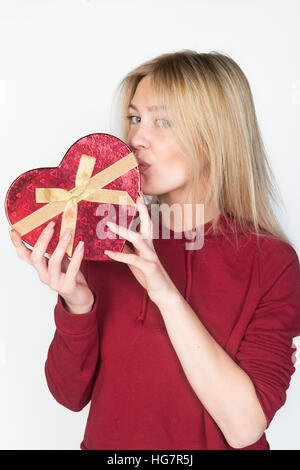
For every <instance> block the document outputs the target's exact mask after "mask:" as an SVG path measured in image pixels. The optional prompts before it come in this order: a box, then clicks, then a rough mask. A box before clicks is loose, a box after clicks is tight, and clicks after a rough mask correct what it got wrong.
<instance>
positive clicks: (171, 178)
mask: <svg viewBox="0 0 300 470" xmlns="http://www.w3.org/2000/svg"><path fill="white" fill-rule="evenodd" d="M130 104H131V106H130V107H129V109H128V114H129V116H130V117H128V119H129V124H130V128H129V134H128V145H129V147H130V148H131V150H132V152H133V153H134V155H135V157H136V158H137V160H138V161H139V162H141V161H144V162H145V163H146V164H148V165H150V166H149V167H148V168H146V169H143V168H141V190H142V192H143V193H144V194H148V195H157V196H162V197H160V198H159V199H160V201H161V202H167V203H173V202H179V203H180V202H181V201H182V200H183V197H184V194H185V191H186V189H187V183H188V181H189V165H188V163H187V161H186V160H185V158H184V157H183V155H182V154H181V153H180V152H179V143H178V141H177V139H176V136H175V134H174V133H173V131H172V127H169V123H168V121H167V120H166V119H165V113H164V110H163V109H159V108H158V109H157V108H155V107H157V106H160V103H157V102H156V101H155V98H154V96H153V94H152V90H151V77H150V76H149V75H147V76H146V77H144V78H143V79H142V80H141V81H140V82H139V84H138V86H137V89H136V92H135V94H134V96H133V98H132V100H131V103H130Z"/></svg>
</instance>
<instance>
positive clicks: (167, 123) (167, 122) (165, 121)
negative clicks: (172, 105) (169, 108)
mask: <svg viewBox="0 0 300 470" xmlns="http://www.w3.org/2000/svg"><path fill="white" fill-rule="evenodd" d="M157 121H161V122H162V123H163V124H162V126H160V127H170V122H169V121H168V120H167V119H157Z"/></svg>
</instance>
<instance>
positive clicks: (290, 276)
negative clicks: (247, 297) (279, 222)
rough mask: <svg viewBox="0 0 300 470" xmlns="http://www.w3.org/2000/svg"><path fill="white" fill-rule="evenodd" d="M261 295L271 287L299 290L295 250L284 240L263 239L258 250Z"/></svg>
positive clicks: (297, 260)
mask: <svg viewBox="0 0 300 470" xmlns="http://www.w3.org/2000/svg"><path fill="white" fill-rule="evenodd" d="M259 271H260V281H261V286H262V293H264V292H266V291H268V290H269V288H270V287H272V286H278V287H279V286H282V288H283V289H285V288H288V289H289V288H294V289H296V290H297V289H299V292H300V264H299V257H298V254H297V252H296V250H295V249H294V248H293V247H292V246H291V245H290V244H289V243H287V242H285V241H284V240H281V239H279V238H276V237H267V238H266V237H264V238H263V239H262V241H261V243H260V248H259Z"/></svg>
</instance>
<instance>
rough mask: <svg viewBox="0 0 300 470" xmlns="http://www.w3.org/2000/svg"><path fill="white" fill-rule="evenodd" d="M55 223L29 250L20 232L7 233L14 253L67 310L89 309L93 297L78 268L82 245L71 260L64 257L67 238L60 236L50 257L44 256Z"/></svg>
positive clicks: (82, 311)
mask: <svg viewBox="0 0 300 470" xmlns="http://www.w3.org/2000/svg"><path fill="white" fill-rule="evenodd" d="M54 225H55V224H54V222H50V223H49V224H48V225H47V227H46V228H45V229H44V230H43V232H42V233H41V235H40V236H39V238H38V240H37V242H36V244H35V245H34V247H33V249H32V250H30V249H29V248H27V247H26V246H25V244H24V243H23V241H22V239H21V236H20V235H19V233H18V232H16V230H12V231H11V232H10V236H11V240H12V242H13V244H14V246H15V248H16V250H17V255H18V257H19V258H21V259H23V260H24V261H26V262H27V263H29V264H31V265H32V266H33V267H34V268H35V269H36V270H37V273H38V276H39V278H40V281H41V282H42V283H43V284H46V285H48V286H49V287H50V289H52V290H54V291H56V292H57V293H58V294H59V295H61V297H62V298H63V299H64V301H65V304H66V307H67V310H68V311H69V312H71V313H87V312H90V311H91V310H92V307H93V304H94V300H95V299H94V295H93V292H92V291H91V289H90V288H89V286H88V284H87V282H86V279H85V277H84V275H83V274H82V272H81V271H80V265H81V261H82V259H83V254H84V249H83V245H82V247H81V244H78V245H77V247H76V249H75V251H74V253H73V256H72V259H71V261H70V260H68V259H66V258H64V254H65V252H66V249H67V247H68V244H69V239H68V238H67V239H64V236H63V237H61V239H60V240H59V242H58V244H57V247H56V248H55V250H54V252H53V253H52V255H51V256H50V258H49V260H48V258H46V257H45V252H46V249H47V246H48V244H49V242H50V240H51V237H52V235H53V228H54ZM66 233H67V232H65V234H66ZM65 234H64V235H65ZM80 247H81V249H80Z"/></svg>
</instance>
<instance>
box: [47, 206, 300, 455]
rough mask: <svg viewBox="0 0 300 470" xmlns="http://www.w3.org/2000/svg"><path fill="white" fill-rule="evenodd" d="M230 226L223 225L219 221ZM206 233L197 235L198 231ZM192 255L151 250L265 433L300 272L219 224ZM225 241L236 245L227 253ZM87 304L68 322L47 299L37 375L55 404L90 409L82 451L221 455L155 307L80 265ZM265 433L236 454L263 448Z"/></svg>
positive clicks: (285, 363)
mask: <svg viewBox="0 0 300 470" xmlns="http://www.w3.org/2000/svg"><path fill="white" fill-rule="evenodd" d="M230 220H231V219H230ZM209 226H210V222H209V223H207V224H205V226H204V230H205V232H206V230H207V229H208V227H209ZM218 227H219V229H218V234H217V235H213V234H212V233H209V234H207V235H205V237H204V245H203V247H202V248H201V249H198V250H187V249H185V243H186V241H187V240H188V241H190V239H185V238H182V239H179V238H175V237H174V232H172V231H171V239H164V238H162V237H161V223H160V225H159V234H160V238H159V239H154V240H153V244H154V247H155V249H156V252H157V254H158V256H159V258H160V261H161V263H162V264H163V266H164V268H165V269H166V271H167V272H168V274H169V276H170V278H171V279H172V281H173V282H174V284H175V285H176V287H177V289H178V290H179V292H180V293H181V294H182V295H183V296H184V298H185V299H186V300H187V302H188V303H189V304H190V305H191V307H192V309H193V310H194V312H195V313H196V314H197V315H198V317H199V319H200V320H201V322H202V323H203V324H204V326H205V327H206V328H207V329H208V331H209V332H210V334H211V335H212V336H213V337H214V339H215V340H216V341H217V342H218V343H219V344H220V345H221V346H222V348H223V349H224V350H225V351H226V352H227V353H228V355H229V356H230V357H231V358H232V359H233V360H234V361H235V362H236V363H237V364H238V365H239V366H240V367H241V368H242V369H243V370H244V371H245V372H246V373H247V374H248V375H249V377H250V378H251V380H252V382H253V384H254V386H255V389H256V393H257V397H258V399H259V402H260V404H261V406H262V409H263V411H264V413H265V416H266V419H267V424H268V426H269V424H270V422H271V420H272V418H273V416H274V414H275V413H276V411H277V410H278V409H279V408H280V407H281V406H282V405H283V404H284V403H285V401H286V390H287V389H288V387H289V384H290V379H291V375H292V374H293V373H294V371H295V368H294V363H295V359H294V357H295V355H294V352H295V347H294V345H293V341H292V340H293V338H294V337H295V336H298V335H300V268H299V259H298V256H297V254H296V252H295V250H294V249H293V248H292V247H291V245H289V244H287V243H285V242H283V241H281V240H279V239H276V238H274V237H273V238H270V239H264V240H262V239H260V240H259V243H258V244H257V241H256V240H257V239H256V237H255V236H254V235H251V236H248V237H247V236H245V235H242V234H239V235H238V237H235V236H234V235H233V232H232V225H231V222H230V223H229V224H228V223H226V221H225V219H224V217H223V215H222V216H221V218H220V220H219V225H218ZM236 240H237V241H238V246H236ZM81 269H82V272H83V273H84V274H85V276H86V279H87V282H88V284H89V286H90V288H91V289H92V290H93V292H94V295H95V303H94V306H93V309H92V311H91V312H89V313H86V314H72V313H69V312H68V311H67V310H65V308H64V304H63V299H62V298H61V297H60V296H59V295H58V299H57V304H56V306H55V310H54V318H55V324H56V331H55V335H54V338H53V340H52V342H51V344H50V347H49V351H48V356H47V360H46V364H45V374H46V379H47V383H48V387H49V389H50V392H51V393H52V395H53V396H54V398H55V399H56V400H57V401H58V403H60V404H61V405H63V406H65V407H67V408H68V409H70V410H72V411H80V410H82V408H84V407H85V406H86V405H87V404H88V403H89V402H90V401H91V405H90V410H89V416H88V421H87V425H86V429H85V434H84V439H83V441H82V443H81V445H80V447H81V449H110V450H124V449H136V450H140V449H151V450H155V449H156V450H159V449H163V450H180V449H185V450H193V449H202V450H205V449H209V450H211V449H232V448H231V447H230V446H229V445H228V443H227V442H226V440H225V438H224V436H223V434H222V432H221V430H220V428H219V427H218V426H217V424H216V423H215V422H214V420H213V419H212V418H211V416H210V415H209V413H208V412H207V410H206V409H205V408H204V406H203V405H202V403H201V402H200V400H199V399H198V397H197V396H196V394H195V392H194V391H193V389H192V387H191V386H190V384H189V382H188V380H187V378H186V376H185V374H184V371H183V369H182V366H181V364H180V362H179V359H178V357H177V355H176V353H175V350H174V348H173V346H172V343H171V341H170V339H169V336H168V334H167V330H166V328H165V325H164V321H163V318H162V316H161V314H160V311H159V309H158V307H157V306H156V305H155V304H154V303H153V302H152V301H151V300H150V299H149V297H148V295H147V291H146V290H145V289H144V288H143V287H142V286H141V285H140V284H139V283H138V281H137V280H136V279H135V277H134V276H133V274H132V273H131V271H130V269H129V267H128V265H127V264H125V263H121V262H118V261H108V262H99V261H83V262H82V267H81ZM269 448H270V447H269V444H268V442H267V440H266V436H265V434H263V436H262V437H261V438H260V439H259V440H258V441H257V442H256V443H255V444H252V445H251V446H248V447H245V448H244V449H261V450H264V449H269Z"/></svg>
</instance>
